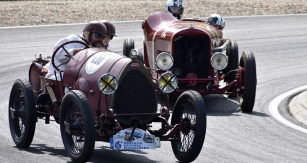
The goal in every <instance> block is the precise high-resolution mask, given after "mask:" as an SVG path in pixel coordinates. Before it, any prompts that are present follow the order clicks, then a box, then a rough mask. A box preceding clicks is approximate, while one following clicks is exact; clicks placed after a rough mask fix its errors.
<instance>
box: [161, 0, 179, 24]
mask: <svg viewBox="0 0 307 163" xmlns="http://www.w3.org/2000/svg"><path fill="white" fill-rule="evenodd" d="M183 10H184V3H183V2H182V0H168V1H167V2H166V8H165V12H167V13H169V14H171V15H173V16H174V17H176V18H177V19H178V20H180V19H181V18H182V15H183Z"/></svg>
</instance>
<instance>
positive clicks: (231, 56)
mask: <svg viewBox="0 0 307 163" xmlns="http://www.w3.org/2000/svg"><path fill="white" fill-rule="evenodd" d="M227 56H228V66H227V67H228V72H229V74H228V75H227V76H226V77H225V79H224V81H225V82H226V83H227V84H229V83H231V82H232V81H234V80H235V79H236V73H237V72H235V71H233V72H230V71H231V70H235V69H237V68H238V67H239V50H238V44H237V42H236V41H231V47H230V48H229V49H228V50H227ZM228 72H227V73H228Z"/></svg>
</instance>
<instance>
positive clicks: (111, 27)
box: [101, 20, 116, 40]
mask: <svg viewBox="0 0 307 163" xmlns="http://www.w3.org/2000/svg"><path fill="white" fill-rule="evenodd" d="M101 23H102V24H104V25H105V26H106V28H107V36H108V37H109V38H110V39H111V40H112V39H113V37H114V36H116V35H115V26H114V25H113V24H112V23H111V22H109V21H107V20H103V21H101Z"/></svg>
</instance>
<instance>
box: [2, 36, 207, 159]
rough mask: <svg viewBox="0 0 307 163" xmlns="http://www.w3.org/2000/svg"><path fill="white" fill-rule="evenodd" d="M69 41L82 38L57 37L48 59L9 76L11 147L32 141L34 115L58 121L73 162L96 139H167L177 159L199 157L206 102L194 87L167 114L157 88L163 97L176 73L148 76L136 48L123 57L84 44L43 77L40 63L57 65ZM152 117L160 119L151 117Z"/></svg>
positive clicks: (122, 145)
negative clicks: (60, 40)
mask: <svg viewBox="0 0 307 163" xmlns="http://www.w3.org/2000/svg"><path fill="white" fill-rule="evenodd" d="M71 43H81V44H82V42H78V41H71V42H67V43H64V44H62V45H61V46H60V47H59V48H58V49H57V50H56V51H55V52H54V53H53V56H52V59H51V61H50V59H47V58H43V57H42V56H41V55H40V57H38V58H36V60H34V61H33V62H32V64H31V66H30V69H29V81H28V80H23V79H22V80H21V79H17V80H16V81H15V83H14V85H13V87H12V89H11V94H10V99H9V108H8V112H9V114H8V118H9V125H10V131H11V135H12V138H13V141H14V142H15V144H16V145H17V147H20V148H27V147H29V146H30V145H31V143H32V140H33V136H34V132H35V126H36V122H37V121H38V120H39V119H43V120H44V121H45V123H46V124H49V123H50V121H51V120H52V119H53V118H54V119H55V121H56V122H57V123H58V124H60V130H61V136H62V140H63V144H64V147H65V149H66V151H67V153H68V155H69V157H70V158H71V159H72V160H73V161H75V162H86V161H88V160H89V159H90V158H91V156H92V154H93V151H94V146H95V141H104V142H110V147H111V148H113V149H118V150H135V149H155V148H158V147H160V145H161V144H160V141H170V142H171V146H172V149H173V152H174V155H175V156H176V158H177V159H178V160H179V161H181V162H190V161H193V160H195V159H196V158H197V156H198V155H199V153H200V151H201V149H202V146H203V142H204V139H205V134H206V110H205V105H204V101H203V99H202V97H201V95H200V94H199V93H197V92H195V91H191V90H190V91H185V92H183V93H182V94H181V95H180V97H179V99H178V100H177V103H176V105H175V107H174V110H173V112H172V116H171V118H170V112H169V109H168V108H167V105H165V104H163V103H162V104H159V105H158V103H157V93H159V94H163V95H164V97H165V98H168V93H170V92H173V91H174V90H175V89H176V88H177V83H178V82H177V78H176V76H175V75H174V74H173V73H171V72H165V73H163V74H159V75H157V76H159V78H158V79H156V78H152V75H151V74H150V72H151V71H154V70H152V69H150V70H148V69H146V67H145V66H144V65H143V64H142V63H141V62H139V61H138V60H137V55H136V54H138V53H136V51H135V50H132V51H131V53H132V55H131V58H129V57H126V56H124V55H122V54H117V53H114V52H111V51H108V50H104V49H101V48H100V49H99V48H91V47H88V48H87V49H85V50H82V51H80V52H79V53H77V54H76V55H75V56H73V57H70V61H69V63H68V64H67V67H66V69H65V71H64V74H63V77H62V78H61V76H60V79H49V78H46V77H45V74H44V73H42V71H41V70H42V67H43V66H44V65H45V64H47V63H48V62H52V64H53V66H54V67H55V68H56V69H57V70H59V69H58V68H57V67H58V66H59V65H55V62H54V55H55V54H56V52H57V51H58V50H59V49H60V48H65V45H66V44H71ZM67 56H68V57H69V56H72V55H71V54H67ZM149 71H150V72H149ZM156 71H158V72H160V70H158V69H157V70H156ZM153 81H155V82H153ZM51 117H53V118H52V119H51ZM169 119H171V121H170V123H169V121H168V120H169ZM153 122H155V123H153ZM156 123H158V127H157V126H154V125H153V124H156ZM160 124H161V125H160Z"/></svg>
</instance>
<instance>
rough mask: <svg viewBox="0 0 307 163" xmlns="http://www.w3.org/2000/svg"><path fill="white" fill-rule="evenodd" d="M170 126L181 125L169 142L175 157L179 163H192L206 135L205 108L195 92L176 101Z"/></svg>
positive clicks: (184, 94)
mask: <svg viewBox="0 0 307 163" xmlns="http://www.w3.org/2000/svg"><path fill="white" fill-rule="evenodd" d="M171 123H172V125H176V124H181V125H182V127H181V130H180V131H179V132H178V133H177V134H176V138H175V139H174V140H172V141H171V144H172V149H173V152H174V154H175V157H176V158H177V159H178V160H179V161H180V162H192V161H193V160H195V159H196V158H197V156H198V155H199V153H200V151H201V149H202V146H203V143H204V140H205V135H206V127H207V118H206V108H205V103H204V101H203V98H202V96H201V95H200V94H199V93H198V92H196V91H191V90H190V91H186V92H184V93H182V94H181V95H180V96H179V98H178V99H177V101H176V104H175V107H174V111H173V115H172V121H171Z"/></svg>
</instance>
